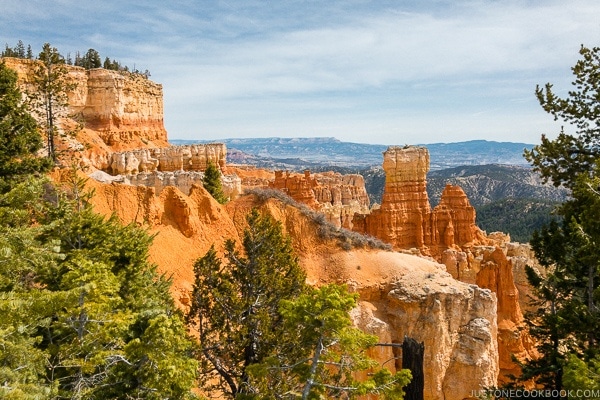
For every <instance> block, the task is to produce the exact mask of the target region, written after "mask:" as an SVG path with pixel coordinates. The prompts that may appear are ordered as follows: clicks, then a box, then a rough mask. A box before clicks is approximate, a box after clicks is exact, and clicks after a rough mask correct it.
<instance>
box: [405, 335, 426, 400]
mask: <svg viewBox="0 0 600 400" xmlns="http://www.w3.org/2000/svg"><path fill="white" fill-rule="evenodd" d="M424 352H425V343H423V342H421V343H419V342H417V341H416V340H415V339H412V338H409V337H408V336H405V337H404V341H403V342H402V368H403V369H410V372H411V374H412V380H411V381H410V383H409V384H408V386H406V387H405V388H404V391H405V392H406V396H404V400H423V390H424V389H425V379H424V375H423V353H424Z"/></svg>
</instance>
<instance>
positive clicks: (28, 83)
mask: <svg viewBox="0 0 600 400" xmlns="http://www.w3.org/2000/svg"><path fill="white" fill-rule="evenodd" d="M3 60H4V61H5V62H6V65H7V66H8V67H9V68H11V69H13V70H15V71H16V72H17V75H18V80H19V84H20V86H21V88H22V89H23V91H24V92H31V91H33V90H35V87H34V85H33V81H34V71H35V69H36V68H37V67H38V66H39V65H40V63H39V61H36V60H27V59H18V58H4V59H3ZM66 68H67V69H68V76H67V78H68V80H69V81H70V83H72V84H75V88H74V89H73V90H72V91H70V92H69V93H68V97H69V104H68V110H67V114H69V115H70V116H72V117H76V119H77V120H78V121H79V122H82V123H83V125H84V127H85V128H87V129H91V130H94V131H96V132H97V133H98V134H99V137H100V138H101V140H102V141H103V142H104V144H106V145H108V146H116V147H121V148H123V147H127V145H128V144H134V145H136V146H137V145H140V144H143V143H145V144H147V145H150V146H152V145H154V146H166V145H167V131H166V130H165V128H164V122H163V118H164V117H163V115H164V110H163V90H162V85H160V84H158V83H155V82H152V81H151V80H149V79H147V78H145V77H144V76H142V75H140V74H132V73H129V72H123V71H110V70H106V69H103V68H98V69H91V70H86V69H84V68H81V67H75V66H70V65H66Z"/></svg>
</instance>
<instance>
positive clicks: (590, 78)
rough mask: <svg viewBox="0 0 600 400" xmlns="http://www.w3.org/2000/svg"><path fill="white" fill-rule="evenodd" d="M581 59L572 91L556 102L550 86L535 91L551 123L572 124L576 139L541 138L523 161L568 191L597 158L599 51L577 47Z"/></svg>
mask: <svg viewBox="0 0 600 400" xmlns="http://www.w3.org/2000/svg"><path fill="white" fill-rule="evenodd" d="M579 54H580V55H581V56H582V58H581V59H580V60H579V61H577V63H576V64H575V66H574V67H573V68H572V71H573V75H574V76H575V80H574V81H573V82H572V83H573V86H574V89H573V90H571V91H569V93H568V97H566V98H560V97H558V96H557V95H556V94H555V93H554V92H553V90H552V87H553V86H552V84H550V83H547V84H546V85H545V87H544V88H541V87H539V86H538V87H536V96H537V98H538V101H539V102H540V105H541V106H542V108H543V109H544V110H545V111H546V112H548V113H550V114H551V115H552V116H553V117H554V119H555V120H562V121H565V122H567V123H569V124H572V125H573V126H574V127H575V128H576V129H577V135H576V136H575V135H571V134H567V133H565V132H564V131H561V132H560V134H559V135H558V137H557V138H556V139H554V140H550V139H548V138H547V137H546V136H545V135H542V143H541V144H540V145H538V146H535V147H534V148H533V149H532V150H530V151H528V150H526V151H525V158H526V159H527V160H528V161H529V162H530V163H531V164H532V165H533V167H534V168H535V169H536V170H537V171H539V172H540V173H541V175H542V177H543V178H544V179H546V181H548V180H550V181H551V182H552V183H553V184H554V185H555V186H559V185H561V184H562V185H565V186H567V187H571V185H572V184H573V183H574V182H575V178H576V177H577V176H579V175H580V174H586V173H589V172H590V171H591V170H592V169H593V168H594V163H595V160H596V159H597V158H598V156H599V155H600V102H599V101H598V99H600V47H593V48H591V49H589V48H586V47H584V46H581V49H580V50H579Z"/></svg>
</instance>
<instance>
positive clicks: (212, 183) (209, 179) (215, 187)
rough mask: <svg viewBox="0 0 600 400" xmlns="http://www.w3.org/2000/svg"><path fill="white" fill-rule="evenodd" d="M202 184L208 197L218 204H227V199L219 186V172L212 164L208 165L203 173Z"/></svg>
mask: <svg viewBox="0 0 600 400" xmlns="http://www.w3.org/2000/svg"><path fill="white" fill-rule="evenodd" d="M202 184H203V185H204V188H205V189H206V190H207V191H208V193H210V195H211V196H212V197H213V198H214V199H215V200H217V201H218V202H219V203H220V204H225V203H226V202H227V197H226V196H225V194H224V193H223V187H222V185H221V171H220V170H219V169H218V168H217V167H216V166H215V164H214V163H212V162H209V163H208V166H207V167H206V170H205V171H204V177H203V178H202Z"/></svg>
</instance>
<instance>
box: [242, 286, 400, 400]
mask: <svg viewBox="0 0 600 400" xmlns="http://www.w3.org/2000/svg"><path fill="white" fill-rule="evenodd" d="M357 299H358V294H350V293H349V292H348V291H347V288H346V287H345V286H341V285H336V284H332V285H326V286H323V287H321V288H318V289H310V290H308V292H307V293H305V294H302V295H300V296H299V297H298V298H297V299H294V300H282V302H281V309H280V310H281V314H282V316H283V320H284V328H285V331H286V335H285V338H286V341H285V343H284V346H285V345H287V348H285V347H284V351H282V352H280V353H277V354H273V355H272V356H271V357H269V358H267V359H266V361H265V362H264V363H262V364H257V365H253V366H251V369H250V371H251V373H253V374H254V375H255V376H256V379H257V381H259V382H263V384H264V385H265V388H264V389H263V392H264V393H268V394H270V396H269V398H274V399H275V398H286V399H294V398H301V399H302V400H305V399H318V398H326V399H340V398H344V399H352V398H356V397H359V396H364V395H367V394H375V395H380V396H381V398H386V399H402V398H403V397H404V392H403V390H402V388H403V386H405V385H406V384H407V383H408V382H409V381H410V379H411V374H410V371H408V370H402V371H399V372H398V373H397V374H395V375H392V374H391V373H390V372H389V371H388V370H387V369H385V368H382V367H380V366H379V365H378V363H377V362H376V361H374V360H373V359H371V358H370V357H368V356H367V355H366V354H365V351H366V349H368V348H370V347H373V346H374V345H375V344H376V343H377V342H378V338H377V337H376V336H373V335H368V334H366V333H364V332H362V331H361V330H360V329H358V328H355V327H353V326H352V320H351V319H350V315H349V312H350V310H352V309H353V308H354V307H355V306H356V302H357ZM282 347H283V346H282ZM298 349H302V350H304V351H298ZM367 370H371V371H372V372H371V373H370V375H371V376H370V378H369V379H367V380H365V381H362V382H358V381H356V380H355V379H354V375H353V374H355V373H356V372H359V371H363V372H364V371H367ZM261 378H262V379H261ZM261 398H267V396H264V395H263V396H261Z"/></svg>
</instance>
